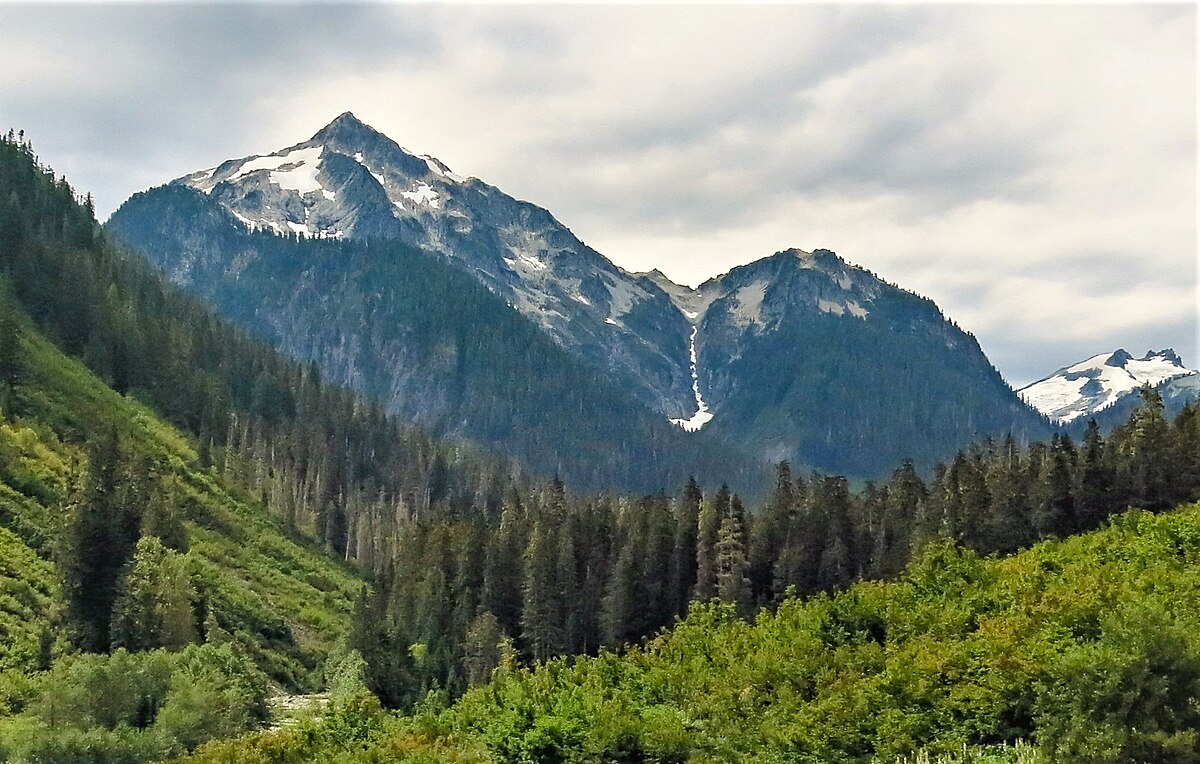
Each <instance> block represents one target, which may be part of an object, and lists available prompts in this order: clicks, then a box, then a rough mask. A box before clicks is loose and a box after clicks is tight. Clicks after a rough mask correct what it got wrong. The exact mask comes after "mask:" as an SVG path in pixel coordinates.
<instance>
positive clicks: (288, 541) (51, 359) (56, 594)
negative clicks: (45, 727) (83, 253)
mask: <svg viewBox="0 0 1200 764" xmlns="http://www.w3.org/2000/svg"><path fill="white" fill-rule="evenodd" d="M21 323H22V328H21V331H20V332H19V336H20V339H19V342H20V343H21V345H20V356H21V358H22V364H21V365H22V371H21V375H20V379H19V381H18V382H17V384H16V386H15V388H14V390H13V392H12V394H11V395H10V396H9V400H8V411H9V412H15V414H16V415H15V416H13V417H11V418H9V419H8V420H7V421H3V422H0V669H11V670H15V671H29V670H33V669H36V668H38V667H39V664H45V662H46V658H47V655H46V653H47V652H48V653H49V656H48V657H49V658H51V659H53V658H55V657H57V656H58V655H60V654H61V653H63V652H64V651H66V650H68V644H69V643H68V640H67V638H66V633H65V624H64V619H63V617H62V616H63V607H64V603H63V596H62V592H61V591H60V586H59V581H60V578H61V576H60V571H58V570H57V568H56V564H55V561H54V560H55V549H56V541H57V537H58V535H59V531H60V529H61V525H62V522H63V518H64V515H65V514H66V512H67V508H68V505H69V504H70V502H71V501H72V500H73V497H74V496H75V495H76V493H77V491H78V484H79V482H80V480H81V478H82V475H83V473H84V471H85V470H86V467H87V454H86V449H85V444H86V443H87V442H88V441H89V440H92V439H94V438H95V437H96V436H97V435H98V434H100V433H105V432H109V431H112V430H115V431H116V433H117V438H118V441H119V443H120V444H121V450H122V451H123V452H124V456H125V458H126V459H129V460H135V461H138V462H139V463H144V464H149V465H151V470H152V471H153V472H155V473H157V479H158V483H159V485H163V486H169V492H170V501H171V503H172V504H173V505H174V506H175V507H176V508H177V509H178V511H179V512H180V514H181V515H182V519H183V521H184V527H185V528H186V535H187V548H188V551H187V553H186V555H185V558H186V561H187V564H188V568H189V572H190V575H191V578H192V581H193V584H194V585H195V587H196V592H197V597H198V600H199V601H198V602H197V603H196V605H197V607H198V608H200V607H201V606H202V608H203V610H204V611H205V615H206V617H207V616H211V617H212V621H211V622H215V624H216V625H217V627H219V628H220V629H221V630H223V631H224V632H228V634H229V635H230V636H231V637H232V639H233V641H235V642H236V643H238V644H239V645H241V646H242V647H243V648H244V649H245V650H246V651H247V653H248V654H249V655H250V656H252V657H253V659H254V660H255V662H256V663H257V664H258V665H259V667H260V668H262V669H263V670H264V671H265V672H266V673H267V674H268V675H269V676H270V677H271V678H272V679H274V680H275V681H276V682H278V683H280V684H282V685H285V686H288V687H296V688H306V687H311V686H313V685H315V684H316V683H317V681H318V679H317V672H318V669H319V668H320V666H321V664H322V661H323V659H324V656H325V654H326V653H327V652H328V650H329V648H330V647H331V646H332V645H333V644H334V643H335V642H336V641H337V640H338V639H339V638H340V637H341V636H342V634H343V633H344V631H345V629H346V627H347V624H348V620H349V611H350V608H351V606H352V601H353V597H354V595H355V593H356V592H357V590H358V588H359V587H360V586H361V582H360V581H359V579H357V578H356V576H355V574H354V573H353V572H352V571H351V570H350V569H349V568H348V567H346V566H343V565H340V564H338V563H337V562H335V561H333V560H331V559H330V558H328V557H327V556H325V555H324V554H323V553H322V552H321V551H320V550H319V549H317V548H315V547H314V546H313V545H312V544H310V543H308V542H306V541H305V540H303V539H302V538H300V537H298V536H296V535H295V534H294V533H292V532H289V531H288V530H287V529H286V528H285V527H284V526H283V524H282V523H280V522H278V521H276V520H275V519H273V518H272V517H271V516H270V515H269V514H268V513H267V512H266V511H265V509H264V508H263V507H262V506H261V505H260V504H258V503H257V502H256V501H254V500H253V499H251V498H250V497H248V496H246V495H244V494H242V493H240V492H239V491H237V490H236V489H234V488H232V487H231V486H230V485H228V484H226V483H225V482H224V481H223V480H221V479H220V478H219V477H217V476H216V475H215V474H214V473H213V472H211V471H209V470H206V469H203V468H201V466H200V463H199V460H198V458H197V454H196V452H195V450H194V449H193V447H192V445H191V444H190V443H189V442H188V440H187V439H186V438H185V437H184V436H183V435H181V434H180V433H179V432H178V431H177V430H176V429H174V428H173V427H171V426H169V425H167V424H166V423H164V422H163V421H162V420H161V419H159V418H158V417H156V416H155V415H154V413H153V412H151V411H150V410H149V409H147V408H146V407H145V406H143V405H141V404H140V403H138V402H137V401H135V400H132V399H130V398H127V397H124V396H121V395H118V394H117V393H115V392H113V391H112V390H111V389H110V388H108V387H107V386H105V385H104V384H103V383H102V382H100V381H99V380H98V379H96V377H95V376H93V375H92V374H91V373H90V372H89V371H88V370H87V369H86V368H84V367H83V366H82V365H80V364H79V363H77V362H75V361H73V360H71V359H69V358H67V357H66V356H64V355H63V354H62V353H60V352H59V351H58V350H56V349H55V348H54V347H53V346H52V345H50V344H49V343H48V342H46V341H45V340H44V339H43V338H42V337H41V336H40V335H38V334H37V333H36V332H35V331H34V330H33V328H32V326H31V325H30V324H29V323H28V322H27V321H24V320H23V319H22V320H21ZM200 631H204V629H203V628H200ZM43 667H44V665H43Z"/></svg>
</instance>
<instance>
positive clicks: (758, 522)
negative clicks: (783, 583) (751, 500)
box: [749, 461, 797, 602]
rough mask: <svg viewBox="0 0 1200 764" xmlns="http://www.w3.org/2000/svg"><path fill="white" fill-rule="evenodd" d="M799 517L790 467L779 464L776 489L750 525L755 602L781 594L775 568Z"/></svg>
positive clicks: (776, 471)
mask: <svg viewBox="0 0 1200 764" xmlns="http://www.w3.org/2000/svg"><path fill="white" fill-rule="evenodd" d="M796 514H797V501H796V486H795V483H794V481H793V480H792V468H791V465H790V464H788V463H787V462H786V461H785V462H780V463H779V466H778V467H777V468H776V470H775V489H774V491H773V492H772V493H771V497H770V499H768V500H767V505H766V506H765V507H764V508H763V510H762V511H761V512H759V513H758V514H757V515H755V516H754V522H753V523H752V524H751V543H750V573H749V576H750V584H751V589H752V590H753V592H754V596H755V599H756V600H757V601H759V602H765V601H768V600H770V599H772V598H773V597H774V596H775V595H778V594H780V593H782V590H781V589H776V588H775V583H776V581H775V572H776V570H775V566H776V563H777V562H778V560H779V558H780V557H781V556H782V555H783V553H784V550H785V549H786V548H787V547H788V546H789V544H790V542H791V538H790V534H791V531H792V530H793V528H794V526H795V524H796V523H795V520H796Z"/></svg>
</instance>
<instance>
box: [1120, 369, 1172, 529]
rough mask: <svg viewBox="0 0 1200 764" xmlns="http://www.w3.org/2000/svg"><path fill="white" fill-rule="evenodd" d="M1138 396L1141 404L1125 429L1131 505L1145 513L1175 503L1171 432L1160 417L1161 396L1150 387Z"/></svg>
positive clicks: (1161, 416) (1161, 411) (1161, 410)
mask: <svg viewBox="0 0 1200 764" xmlns="http://www.w3.org/2000/svg"><path fill="white" fill-rule="evenodd" d="M1141 395H1142V403H1141V405H1140V406H1139V407H1138V408H1137V410H1136V411H1134V413H1133V415H1132V416H1131V417H1130V419H1129V422H1128V424H1127V425H1126V426H1127V427H1128V429H1129V437H1128V440H1127V446H1126V448H1127V451H1128V454H1129V457H1128V458H1129V464H1130V473H1131V474H1130V480H1131V484H1132V488H1133V492H1134V496H1133V499H1132V503H1133V504H1136V505H1138V506H1141V507H1144V508H1146V509H1165V508H1167V507H1169V506H1171V505H1172V504H1174V502H1175V490H1174V486H1173V485H1172V480H1173V478H1174V477H1175V465H1174V463H1173V462H1174V459H1173V457H1174V453H1173V449H1172V448H1171V434H1170V428H1169V426H1168V425H1167V421H1166V419H1165V418H1164V416H1163V401H1162V395H1160V394H1159V392H1158V391H1157V390H1155V389H1154V388H1151V387H1149V386H1146V387H1143V388H1142V391H1141Z"/></svg>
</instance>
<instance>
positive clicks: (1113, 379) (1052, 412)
mask: <svg viewBox="0 0 1200 764" xmlns="http://www.w3.org/2000/svg"><path fill="white" fill-rule="evenodd" d="M1147 385H1148V386H1150V387H1152V388H1156V389H1158V390H1159V392H1160V393H1161V394H1162V395H1163V399H1164V403H1168V406H1169V408H1168V411H1169V412H1172V413H1173V412H1174V411H1177V410H1178V409H1179V408H1182V406H1183V404H1184V403H1186V402H1187V401H1189V400H1196V399H1197V398H1200V372H1197V371H1193V370H1192V369H1188V368H1187V367H1185V366H1184V365H1183V361H1182V360H1180V358H1179V356H1178V355H1176V353H1175V351H1174V350H1171V349H1170V348H1167V349H1165V350H1158V351H1154V350H1149V351H1147V352H1146V354H1145V355H1144V356H1142V357H1141V358H1134V357H1133V356H1132V355H1130V354H1129V353H1128V352H1126V351H1125V350H1124V349H1118V350H1116V351H1114V352H1112V353H1100V354H1099V355H1095V356H1092V357H1091V358H1088V359H1087V360H1084V361H1080V362H1079V363H1076V364H1073V365H1071V366H1065V367H1063V368H1061V369H1059V370H1058V371H1056V372H1054V373H1053V374H1051V375H1050V376H1048V377H1046V378H1044V379H1040V380H1038V381H1037V382H1034V383H1032V384H1030V385H1027V386H1025V387H1023V388H1021V389H1020V390H1018V391H1017V393H1018V394H1019V395H1020V396H1021V397H1022V398H1024V399H1025V400H1026V401H1027V402H1028V403H1029V404H1030V405H1032V406H1033V407H1034V408H1036V409H1038V410H1039V411H1041V412H1042V413H1043V414H1045V415H1046V416H1048V417H1050V418H1051V419H1052V420H1054V421H1056V422H1058V423H1060V424H1064V425H1067V424H1071V423H1078V422H1086V421H1087V420H1088V419H1089V418H1090V417H1092V416H1095V415H1098V414H1100V415H1101V418H1102V419H1105V420H1108V421H1111V422H1112V423H1113V424H1115V423H1117V422H1119V421H1122V420H1123V419H1124V414H1126V413H1128V408H1129V406H1131V405H1134V404H1135V402H1136V400H1137V398H1138V396H1137V391H1138V390H1139V389H1141V388H1142V387H1143V386H1147ZM1114 407H1115V409H1116V410H1114V411H1113V412H1109V413H1107V414H1101V412H1106V411H1107V410H1108V409H1110V408H1114Z"/></svg>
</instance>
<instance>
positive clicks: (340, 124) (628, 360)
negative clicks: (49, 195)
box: [176, 112, 690, 413]
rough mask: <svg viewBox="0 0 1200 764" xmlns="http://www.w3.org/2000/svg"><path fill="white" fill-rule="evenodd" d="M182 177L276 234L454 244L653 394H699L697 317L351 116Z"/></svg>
mask: <svg viewBox="0 0 1200 764" xmlns="http://www.w3.org/2000/svg"><path fill="white" fill-rule="evenodd" d="M176 183H177V184H181V185H186V186H190V187H192V188H195V189H197V190H199V191H202V192H204V193H206V194H208V195H210V196H211V197H212V198H213V199H214V200H215V201H217V202H218V203H219V204H220V205H221V206H223V207H225V208H226V209H228V210H229V211H230V212H232V213H234V214H235V215H237V216H238V218H239V219H241V220H243V221H245V222H247V223H249V224H251V225H253V226H256V227H259V228H265V229H268V230H272V231H274V232H276V233H282V234H287V233H293V232H295V233H300V234H303V235H306V236H313V237H322V238H349V239H372V238H389V239H399V240H401V241H404V242H407V243H411V244H415V245H418V246H421V247H423V248H425V249H428V250H431V251H435V252H440V253H443V254H445V255H446V256H448V257H450V258H451V259H452V260H454V261H456V262H457V263H459V264H460V265H461V266H463V267H464V268H466V269H467V270H469V271H470V272H472V273H473V274H474V275H475V276H476V277H477V278H478V279H479V280H480V281H482V282H483V283H484V284H485V285H486V286H487V287H488V288H489V289H490V290H492V291H493V292H494V293H495V294H497V295H498V296H500V297H501V298H502V299H503V300H504V301H506V302H508V303H509V304H510V305H512V306H513V307H515V308H516V309H517V310H518V311H520V312H521V314H522V315H524V316H526V317H528V318H529V319H530V320H532V321H534V322H535V323H537V324H538V325H540V326H541V327H542V328H543V329H544V330H545V331H546V332H547V333H548V334H549V335H550V336H551V337H552V338H553V339H554V340H555V341H556V342H557V343H559V344H560V345H561V346H563V347H564V348H567V349H569V350H572V351H574V352H577V353H578V354H579V355H581V356H582V357H584V358H585V359H587V360H589V361H591V362H593V363H594V364H595V365H597V366H599V367H600V368H603V369H606V370H608V372H609V373H610V374H612V375H614V376H615V377H616V378H617V379H619V380H620V381H621V384H622V385H623V386H625V387H627V388H628V389H629V390H630V391H631V392H633V393H634V395H635V396H636V397H637V398H638V399H639V400H641V401H642V402H643V403H645V404H647V405H649V406H651V407H653V408H655V409H660V410H663V411H668V412H672V413H682V407H686V403H687V401H688V400H689V399H690V396H689V395H688V387H689V379H688V377H687V375H686V373H685V372H684V371H683V369H684V368H685V367H686V364H685V354H686V348H685V345H684V341H683V337H684V335H685V328H684V323H683V321H682V317H681V316H680V315H679V314H678V312H677V311H676V310H674V309H673V307H672V305H671V303H670V301H669V300H668V299H666V297H665V295H663V294H662V293H661V292H660V291H659V290H656V289H646V288H645V287H644V285H642V284H641V283H640V282H639V280H638V279H636V278H635V277H633V276H631V275H630V274H627V273H625V272H624V271H623V270H621V269H620V268H618V267H617V266H615V265H613V264H612V263H611V262H609V261H608V260H607V259H606V258H604V257H602V256H601V255H599V254H598V253H596V252H595V251H594V250H592V249H590V248H589V247H587V246H586V245H585V244H584V243H583V242H581V241H579V239H578V238H576V237H575V236H574V234H572V233H571V232H570V231H569V230H568V229H567V228H566V227H565V226H563V225H562V224H561V223H559V222H558V221H557V220H555V219H554V217H553V216H552V215H551V214H550V213H549V212H547V211H546V210H544V209H542V208H540V207H536V206H534V205H532V204H529V203H527V202H522V201H519V200H517V199H514V198H512V197H510V196H508V195H507V194H504V193H503V192H502V191H500V190H499V189H497V188H495V187H493V186H490V185H488V184H486V183H484V182H483V181H480V180H478V179H477V178H463V177H461V176H458V175H455V174H454V173H452V172H450V170H449V168H447V167H446V166H445V165H444V164H442V163H441V162H439V161H438V160H436V159H433V158H432V157H424V156H417V155H414V154H412V153H409V152H407V151H405V150H404V149H402V148H401V147H400V146H399V145H398V144H396V143H395V142H394V141H392V140H391V139H390V138H388V137H387V136H385V135H383V134H381V133H379V132H377V131H375V130H374V129H372V128H370V127H368V126H367V125H365V124H363V123H362V122H361V121H359V120H358V119H357V118H355V117H354V115H353V114H350V113H349V112H347V113H345V114H342V115H341V116H339V117H337V118H336V119H335V120H333V121H332V122H331V123H329V124H328V125H326V126H325V127H324V128H322V129H321V130H319V131H318V132H317V133H316V134H315V135H313V137H312V138H310V139H309V140H307V141H305V142H303V143H299V144H297V145H295V146H292V147H290V148H287V149H283V150H281V151H279V152H276V153H275V154H272V155H269V156H260V157H248V158H246V159H236V160H229V161H227V162H224V163H222V164H221V165H219V166H217V167H216V168H213V169H211V170H206V171H201V172H199V173H193V174H191V175H188V176H185V177H183V178H180V179H178V180H177V181H176Z"/></svg>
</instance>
